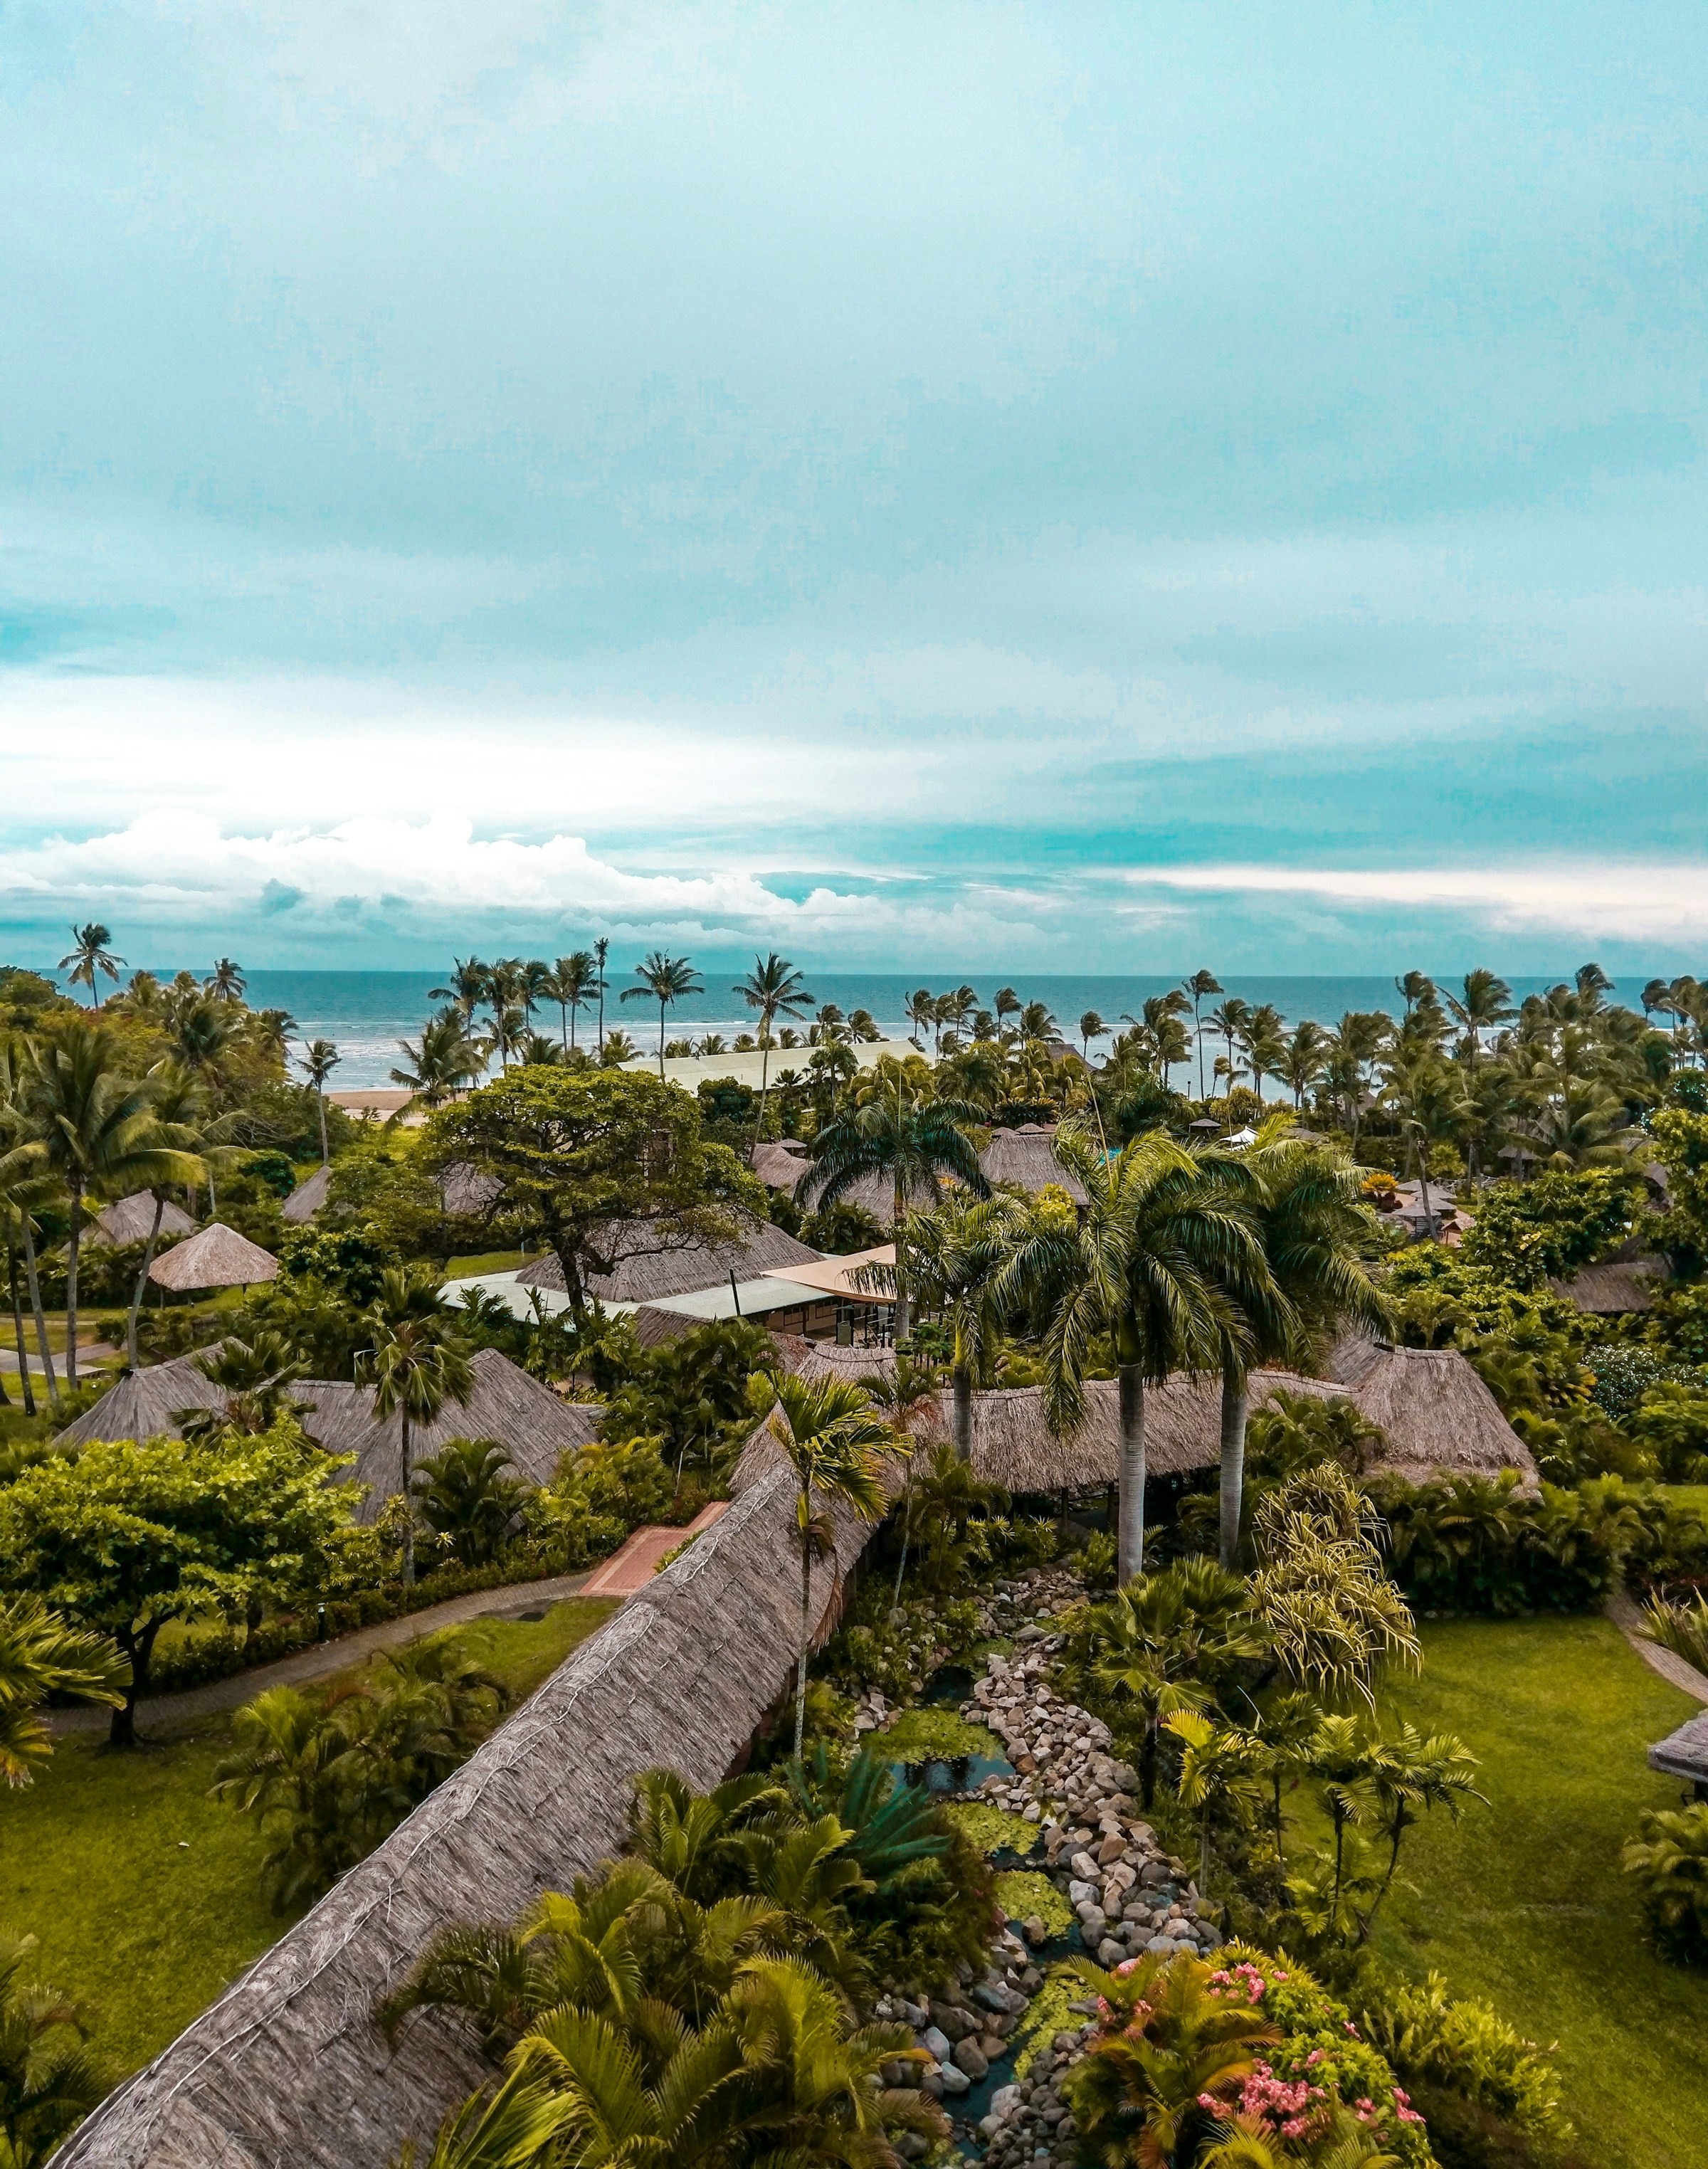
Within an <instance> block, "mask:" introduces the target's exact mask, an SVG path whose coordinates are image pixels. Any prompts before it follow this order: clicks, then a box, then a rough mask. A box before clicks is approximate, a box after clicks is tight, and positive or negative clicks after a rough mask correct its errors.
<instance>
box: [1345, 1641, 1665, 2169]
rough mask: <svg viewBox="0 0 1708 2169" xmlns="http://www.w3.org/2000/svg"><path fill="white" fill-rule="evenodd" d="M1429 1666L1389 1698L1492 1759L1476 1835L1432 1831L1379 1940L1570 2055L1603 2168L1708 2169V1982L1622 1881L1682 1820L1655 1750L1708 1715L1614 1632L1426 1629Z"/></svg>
mask: <svg viewBox="0 0 1708 2169" xmlns="http://www.w3.org/2000/svg"><path fill="white" fill-rule="evenodd" d="M1423 1649H1424V1659H1425V1662H1424V1671H1423V1675H1422V1678H1421V1679H1418V1680H1414V1681H1405V1682H1403V1683H1402V1684H1401V1686H1400V1687H1397V1688H1396V1691H1395V1692H1393V1693H1392V1694H1391V1695H1390V1697H1389V1698H1388V1699H1389V1701H1390V1704H1391V1706H1392V1708H1395V1709H1396V1710H1399V1711H1403V1712H1404V1713H1405V1714H1406V1715H1407V1716H1409V1717H1411V1718H1412V1719H1413V1720H1414V1721H1415V1722H1416V1723H1417V1724H1420V1725H1422V1727H1423V1728H1424V1729H1426V1730H1431V1731H1433V1730H1446V1731H1451V1732H1456V1733H1458V1734H1459V1735H1460V1736H1461V1737H1462V1738H1463V1739H1465V1740H1466V1741H1467V1742H1468V1744H1469V1745H1470V1746H1471V1748H1472V1749H1473V1750H1474V1751H1476V1754H1477V1755H1479V1756H1481V1758H1482V1771H1481V1777H1480V1778H1479V1781H1478V1784H1479V1789H1480V1790H1481V1792H1483V1793H1486V1795H1487V1797H1488V1800H1489V1805H1488V1806H1487V1807H1486V1808H1483V1807H1478V1806H1476V1805H1475V1804H1473V1805H1472V1806H1471V1807H1470V1809H1467V1811H1466V1813H1465V1817H1464V1819H1463V1820H1462V1821H1461V1822H1460V1824H1459V1825H1458V1826H1457V1828H1455V1827H1454V1825H1451V1824H1449V1822H1448V1821H1447V1820H1445V1818H1444V1817H1441V1816H1437V1817H1436V1818H1435V1819H1433V1822H1431V1823H1429V1824H1426V1825H1424V1826H1423V1827H1422V1828H1421V1829H1419V1830H1417V1831H1413V1832H1412V1836H1410V1837H1409V1838H1408V1840H1407V1841H1406V1853H1405V1855H1404V1856H1403V1857H1402V1859H1401V1874H1402V1875H1404V1876H1408V1877H1409V1879H1410V1880H1411V1882H1412V1883H1413V1884H1415V1885H1416V1886H1417V1892H1418V1894H1419V1895H1416V1896H1413V1895H1411V1894H1410V1893H1399V1894H1396V1899H1395V1900H1394V1901H1392V1902H1393V1911H1392V1913H1391V1916H1390V1918H1389V1919H1388V1921H1387V1922H1386V1924H1385V1927H1384V1928H1383V1930H1382V1931H1381V1932H1380V1934H1379V1937H1378V1941H1379V1943H1380V1944H1382V1945H1385V1948H1386V1951H1387V1954H1388V1955H1389V1956H1390V1957H1393V1958H1405V1957H1406V1956H1409V1957H1410V1958H1411V1959H1412V1962H1413V1963H1414V1964H1416V1965H1417V1966H1419V1967H1433V1968H1435V1969H1438V1970H1439V1971H1440V1972H1442V1973H1444V1974H1445V1975H1446V1976H1447V1979H1448V1980H1449V1984H1450V1985H1451V1986H1452V1988H1453V1989H1454V1990H1455V1991H1456V1992H1458V1993H1459V1994H1460V1995H1477V1996H1486V1998H1487V1999H1488V2000H1489V2001H1491V2002H1492V2003H1493V2004H1494V2005H1495V2006H1497V2008H1498V2009H1499V2010H1500V2011H1502V2012H1503V2013H1504V2014H1505V2015H1506V2017H1508V2018H1509V2019H1510V2020H1511V2021H1512V2022H1513V2023H1514V2024H1515V2025H1517V2026H1519V2028H1522V2029H1523V2030H1524V2032H1525V2033H1529V2034H1530V2035H1531V2036H1533V2037H1534V2038H1536V2039H1538V2040H1541V2041H1544V2042H1546V2041H1552V2040H1557V2041H1558V2043H1559V2055H1558V2063H1559V2069H1560V2073H1561V2082H1562V2085H1561V2095H1562V2100H1563V2102H1564V2106H1565V2108H1566V2109H1567V2113H1568V2114H1569V2115H1570V2116H1571V2118H1572V2121H1573V2123H1574V2124H1576V2125H1577V2131H1578V2134H1579V2136H1578V2143H1577V2151H1578V2152H1579V2154H1580V2155H1581V2156H1582V2157H1583V2160H1584V2161H1588V2162H1590V2163H1593V2165H1594V2166H1595V2169H1701V2165H1702V2164H1703V2163H1704V2162H1705V2161H1708V2135H1705V2134H1708V1974H1701V1973H1696V1974H1691V1973H1687V1972H1684V1971H1681V1970H1680V1969H1678V1968H1676V1967H1673V1966H1669V1965H1666V1964H1663V1963H1662V1962H1661V1961H1660V1959H1658V1958H1656V1957H1655V1956H1654V1954H1653V1953H1652V1952H1651V1951H1650V1950H1649V1949H1648V1948H1647V1946H1646V1945H1645V1944H1644V1943H1643V1942H1642V1941H1641V1932H1640V1927H1639V1922H1638V1916H1637V1909H1636V1904H1635V1902H1634V1898H1633V1894H1632V1891H1631V1889H1630V1887H1629V1886H1628V1885H1627V1884H1626V1883H1625V1879H1624V1877H1623V1876H1622V1875H1621V1874H1620V1867H1619V1853H1620V1844H1621V1843H1622V1841H1624V1840H1625V1838H1626V1837H1627V1836H1631V1835H1632V1834H1633V1833H1634V1832H1635V1831H1636V1825H1637V1820H1638V1818H1639V1816H1640V1815H1641V1813H1642V1811H1643V1810H1644V1809H1646V1808H1652V1807H1666V1806H1673V1805H1676V1804H1677V1803H1678V1800H1679V1786H1678V1784H1677V1783H1675V1782H1674V1781H1673V1780H1672V1779H1669V1778H1663V1777H1657V1776H1656V1775H1655V1774H1654V1773H1653V1772H1652V1771H1650V1770H1649V1769H1648V1767H1647V1765H1646V1764H1645V1762H1644V1760H1643V1754H1644V1751H1645V1749H1646V1748H1647V1746H1648V1745H1650V1743H1651V1742H1652V1741H1653V1740H1659V1739H1661V1738H1662V1737H1663V1736H1664V1735H1666V1734H1667V1733H1668V1732H1670V1731H1671V1730H1672V1729H1673V1727H1674V1726H1675V1725H1677V1724H1679V1723H1681V1722H1682V1721H1683V1719H1685V1718H1686V1717H1688V1716H1689V1715H1690V1714H1691V1713H1693V1712H1694V1710H1695V1708H1696V1705H1695V1703H1693V1702H1691V1701H1690V1699H1689V1697H1687V1696H1685V1695H1684V1694H1681V1693H1680V1692H1679V1691H1678V1690H1677V1689H1676V1688H1674V1687H1668V1685H1667V1684H1666V1682H1665V1681H1663V1680H1661V1679H1659V1678H1657V1676H1656V1675H1655V1674H1654V1673H1653V1672H1652V1671H1650V1670H1649V1669H1648V1667H1647V1665H1645V1664H1644V1663H1643V1662H1642V1661H1641V1659H1640V1658H1639V1657H1638V1656H1637V1655H1636V1654H1635V1653H1634V1651H1632V1650H1631V1648H1630V1647H1629V1646H1628V1644H1626V1643H1625V1639H1624V1638H1623V1637H1622V1636H1621V1635H1620V1633H1619V1631H1618V1630H1617V1628H1615V1627H1613V1626H1612V1625H1611V1624H1610V1623H1609V1622H1608V1621H1606V1620H1604V1619H1601V1618H1578V1619H1537V1620H1513V1621H1501V1622H1474V1621H1457V1622H1453V1623H1443V1624H1438V1625H1433V1626H1426V1627H1425V1628H1424V1629H1423Z"/></svg>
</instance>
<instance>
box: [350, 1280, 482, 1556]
mask: <svg viewBox="0 0 1708 2169" xmlns="http://www.w3.org/2000/svg"><path fill="white" fill-rule="evenodd" d="M444 1320H445V1313H444V1310H443V1308H442V1307H441V1306H440V1302H439V1297H438V1292H437V1290H436V1289H435V1288H433V1287H430V1285H429V1284H428V1283H427V1282H425V1281H424V1280H421V1279H419V1278H412V1276H410V1275H408V1273H406V1272H404V1271H400V1270H399V1269H398V1267H396V1266H393V1267H392V1268H390V1269H389V1270H388V1271H387V1273H386V1276H385V1279H384V1282H383V1283H382V1288H381V1293H380V1298H379V1301H378V1303H376V1306H375V1308H374V1309H373V1310H372V1312H371V1314H370V1316H369V1324H370V1326H371V1331H372V1334H373V1346H372V1347H371V1348H370V1349H367V1350H366V1351H364V1352H363V1354H362V1355H361V1356H360V1357H359V1358H358V1359H357V1360H358V1362H359V1364H360V1368H361V1371H362V1373H363V1374H364V1378H365V1381H366V1382H367V1383H371V1384H372V1386H373V1388H374V1414H375V1415H376V1416H377V1417H378V1418H379V1420H380V1421H381V1422H382V1423H384V1422H386V1421H387V1420H388V1419H389V1418H390V1417H391V1416H392V1415H393V1414H395V1415H397V1416H398V1433H399V1450H398V1496H399V1497H400V1498H401V1499H403V1500H404V1501H405V1502H406V1504H407V1505H408V1512H407V1513H406V1514H405V1516H404V1519H403V1580H404V1581H405V1582H406V1583H408V1582H413V1581H414V1579H415V1516H414V1504H413V1490H412V1482H413V1476H414V1471H413V1470H412V1468H411V1467H410V1461H409V1431H410V1426H412V1425H413V1424H430V1423H433V1422H435V1421H436V1420H437V1419H438V1417H439V1415H440V1412H441V1411H442V1410H443V1409H444V1407H445V1404H446V1402H447V1401H462V1400H466V1399H467V1397H468V1393H469V1389H470V1388H471V1387H472V1384H473V1383H474V1373H473V1371H472V1368H471V1367H470V1364H469V1360H468V1352H467V1349H466V1348H465V1346H464V1345H463V1343H462V1341H461V1340H456V1339H454V1338H453V1337H452V1336H451V1335H450V1334H449V1333H448V1332H447V1330H446V1324H445V1323H444Z"/></svg>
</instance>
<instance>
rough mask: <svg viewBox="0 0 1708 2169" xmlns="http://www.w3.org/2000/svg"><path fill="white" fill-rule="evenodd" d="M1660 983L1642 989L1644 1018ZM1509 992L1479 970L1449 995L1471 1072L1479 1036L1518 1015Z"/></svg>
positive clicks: (1502, 982)
mask: <svg viewBox="0 0 1708 2169" xmlns="http://www.w3.org/2000/svg"><path fill="white" fill-rule="evenodd" d="M1659 983H1660V982H1658V981H1653V980H1652V981H1651V982H1650V983H1649V986H1647V987H1646V988H1645V989H1643V997H1644V1014H1645V1015H1647V1010H1648V996H1649V994H1650V993H1651V992H1652V989H1653V988H1654V987H1655V986H1656V985H1657V984H1659ZM1447 1007H1448V1010H1449V1014H1450V1015H1452V1017H1453V1020H1454V1023H1455V1024H1457V1025H1458V1026H1459V1027H1460V1030H1461V1031H1463V1032H1464V1034H1465V1040H1464V1049H1465V1067H1466V1068H1467V1069H1470V1070H1473V1071H1474V1070H1475V1069H1476V1058H1477V1056H1478V1054H1479V1053H1481V1047H1482V1035H1483V1034H1484V1032H1486V1031H1494V1030H1495V1029H1496V1027H1497V1026H1500V1025H1503V1024H1505V1023H1506V1022H1507V1021H1508V1020H1509V1019H1510V1018H1512V1017H1514V1016H1516V1015H1518V1011H1517V1010H1515V1009H1514V1008H1513V990H1512V989H1511V988H1510V987H1509V986H1508V984H1507V983H1506V981H1505V980H1504V979H1503V978H1497V976H1496V974H1495V973H1492V972H1490V971H1485V970H1483V969H1482V968H1481V967H1479V968H1478V969H1477V970H1476V971H1474V972H1467V973H1465V981H1464V990H1463V992H1462V994H1449V996H1448V997H1447Z"/></svg>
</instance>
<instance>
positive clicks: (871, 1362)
mask: <svg viewBox="0 0 1708 2169" xmlns="http://www.w3.org/2000/svg"><path fill="white" fill-rule="evenodd" d="M771 1339H772V1340H775V1341H776V1343H777V1352H778V1354H779V1355H780V1356H782V1360H783V1364H784V1367H785V1368H786V1369H787V1371H788V1372H789V1373H790V1375H791V1376H792V1377H793V1378H809V1379H817V1378H851V1379H853V1380H854V1381H855V1383H857V1384H858V1383H860V1381H861V1380H862V1379H864V1378H894V1376H895V1351H894V1348H859V1347H843V1346H841V1345H840V1344H839V1343H838V1342H836V1341H835V1340H807V1339H806V1338H805V1336H804V1335H801V1334H798V1333H777V1332H773V1333H772V1335H771Z"/></svg>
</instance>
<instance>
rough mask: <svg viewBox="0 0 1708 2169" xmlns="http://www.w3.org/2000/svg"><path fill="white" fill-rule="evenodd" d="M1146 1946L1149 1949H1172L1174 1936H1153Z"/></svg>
mask: <svg viewBox="0 0 1708 2169" xmlns="http://www.w3.org/2000/svg"><path fill="white" fill-rule="evenodd" d="M1173 1948H1174V1938H1173V1937H1172V1936H1153V1937H1151V1938H1150V1942H1149V1943H1146V1944H1145V1949H1146V1950H1147V1951H1172V1949H1173Z"/></svg>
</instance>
